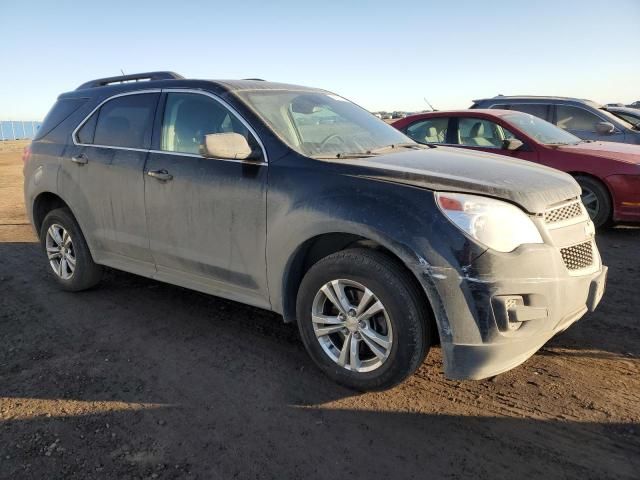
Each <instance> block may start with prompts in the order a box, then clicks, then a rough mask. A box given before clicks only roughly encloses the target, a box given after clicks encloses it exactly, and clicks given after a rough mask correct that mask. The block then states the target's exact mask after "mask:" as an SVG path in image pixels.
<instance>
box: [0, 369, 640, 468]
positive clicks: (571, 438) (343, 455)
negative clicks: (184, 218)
mask: <svg viewBox="0 0 640 480" xmlns="http://www.w3.org/2000/svg"><path fill="white" fill-rule="evenodd" d="M239 380H242V379H239ZM181 400H184V399H181ZM256 400H257V399H256ZM256 400H250V401H244V402H242V403H236V404H233V405H228V404H221V403H218V401H217V399H216V398H213V399H211V401H210V402H209V403H208V405H199V404H197V403H192V402H188V401H186V402H185V401H181V403H179V404H176V405H175V406H171V407H156V408H147V409H141V410H137V411H121V412H118V411H114V412H108V413H99V414H86V415H81V416H69V415H60V416H52V417H50V418H31V419H24V420H8V421H4V422H2V423H0V440H1V444H2V447H1V448H0V453H1V454H2V465H3V466H2V473H1V474H0V477H2V478H25V477H31V476H34V477H36V478H37V477H40V478H42V477H44V476H49V475H51V474H52V473H53V472H55V476H56V477H59V478H95V477H99V478H134V477H144V478H157V477H152V475H153V474H154V473H155V474H157V475H158V476H159V477H160V478H183V477H184V476H185V475H186V474H191V475H192V476H191V477H189V478H223V479H226V478H236V477H238V478H345V477H348V478H445V477H446V478H492V479H500V478H505V479H513V478H545V479H551V478H576V479H577V478H580V479H588V478H617V479H625V478H628V479H632V478H637V476H636V475H637V471H638V469H639V468H640V455H638V452H639V451H640V439H639V436H638V431H639V429H640V424H638V423H606V424H605V423H590V422H584V423H581V422H571V421H556V420H554V421H542V420H535V419H518V418H503V417H479V416H462V415H448V414H447V415H441V414H423V413H398V412H385V411H362V410H342V409H338V410H336V409H327V408H323V407H322V406H320V407H316V406H312V407H300V406H289V405H286V404H279V403H272V402H269V401H266V402H264V401H256Z"/></svg>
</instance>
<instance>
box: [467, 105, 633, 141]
mask: <svg viewBox="0 0 640 480" xmlns="http://www.w3.org/2000/svg"><path fill="white" fill-rule="evenodd" d="M471 108H497V109H500V110H517V111H519V112H524V113H530V114H531V115H535V116H536V117H540V118H542V119H543V120H546V121H548V122H550V123H553V124H554V125H556V126H558V127H560V128H562V129H563V130H566V131H568V132H570V133H572V134H574V135H575V136H576V137H580V138H582V139H583V140H602V141H605V142H619V143H633V144H640V128H638V127H636V126H635V125H634V124H631V123H629V122H627V121H626V120H624V119H622V118H620V117H618V116H616V115H614V114H612V113H610V112H608V111H607V109H606V108H605V107H603V106H602V105H600V104H598V103H596V102H592V101H590V100H581V99H578V98H564V97H526V96H518V97H512V96H509V97H507V96H504V95H498V96H497V97H493V98H485V99H482V100H474V103H473V105H472V106H471Z"/></svg>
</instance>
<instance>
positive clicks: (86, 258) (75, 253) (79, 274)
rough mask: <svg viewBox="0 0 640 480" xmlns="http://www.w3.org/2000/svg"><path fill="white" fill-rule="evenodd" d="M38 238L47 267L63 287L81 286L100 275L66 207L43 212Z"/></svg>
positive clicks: (96, 279)
mask: <svg viewBox="0 0 640 480" xmlns="http://www.w3.org/2000/svg"><path fill="white" fill-rule="evenodd" d="M40 242H41V245H42V249H43V250H44V253H45V255H46V256H47V260H48V261H49V266H50V267H51V268H50V269H49V271H50V272H51V273H52V274H53V277H54V279H55V280H56V281H57V282H58V284H59V285H60V286H61V287H62V288H63V289H65V290H69V291H74V292H75V291H80V290H85V289H87V288H91V287H93V286H94V285H96V284H97V283H98V282H99V281H100V278H102V271H103V268H102V267H101V266H100V265H97V264H96V263H95V262H94V261H93V258H92V257H91V252H89V247H88V246H87V242H86V241H85V239H84V235H82V231H81V230H80V226H79V225H78V223H77V222H76V220H75V218H74V217H73V215H72V214H71V212H70V211H69V210H68V209H67V208H59V209H56V210H52V211H51V212H49V213H48V214H47V216H46V217H45V218H44V221H43V222H42V227H41V229H40Z"/></svg>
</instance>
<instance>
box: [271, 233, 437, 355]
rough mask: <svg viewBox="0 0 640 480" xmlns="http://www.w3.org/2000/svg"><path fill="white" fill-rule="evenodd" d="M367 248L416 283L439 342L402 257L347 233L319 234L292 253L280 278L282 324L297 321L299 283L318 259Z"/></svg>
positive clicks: (431, 313)
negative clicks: (388, 259)
mask: <svg viewBox="0 0 640 480" xmlns="http://www.w3.org/2000/svg"><path fill="white" fill-rule="evenodd" d="M355 247H360V248H367V249H372V250H376V251H378V252H381V253H383V254H384V255H386V256H388V257H389V258H390V259H392V260H393V261H394V262H395V263H396V264H397V265H398V266H399V267H400V268H402V269H403V270H404V271H405V272H407V273H409V276H410V278H411V279H412V280H413V281H414V282H415V284H416V286H417V287H418V291H419V292H420V295H421V301H423V302H425V304H426V305H427V308H428V311H429V319H428V322H429V328H430V329H431V338H432V341H433V342H434V343H437V342H438V341H439V338H440V337H439V331H438V327H437V323H436V322H437V320H436V316H435V314H434V308H433V305H432V302H431V300H430V298H429V297H428V295H427V293H426V292H425V289H424V288H423V286H422V284H421V282H420V281H419V279H418V278H417V276H416V273H415V272H414V271H412V270H411V269H410V268H409V267H408V266H407V264H406V263H405V261H403V260H402V255H401V254H399V253H398V252H396V251H394V249H393V247H390V246H388V245H384V244H382V243H380V242H379V241H376V240H372V239H370V238H367V237H365V236H362V235H358V234H353V233H346V232H330V233H323V234H318V235H316V236H314V237H311V238H309V239H307V240H306V241H305V242H303V243H302V244H301V245H300V246H299V247H298V249H297V250H296V251H295V252H294V253H293V255H292V256H291V258H290V259H289V262H288V264H287V267H286V269H285V272H284V275H283V279H282V282H283V284H282V309H283V312H282V316H283V317H284V320H285V322H295V321H296V318H297V312H296V300H297V297H298V290H299V287H300V282H301V281H302V278H303V277H304V275H305V274H306V272H307V271H308V270H309V268H311V266H313V265H314V264H315V263H317V262H318V261H319V260H321V259H323V258H325V257H327V256H329V255H331V254H333V253H336V252H339V251H341V250H346V249H348V248H355Z"/></svg>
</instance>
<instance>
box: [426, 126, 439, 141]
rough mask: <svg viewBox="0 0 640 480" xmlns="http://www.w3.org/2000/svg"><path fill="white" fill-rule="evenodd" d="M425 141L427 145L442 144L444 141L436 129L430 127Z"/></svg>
mask: <svg viewBox="0 0 640 480" xmlns="http://www.w3.org/2000/svg"><path fill="white" fill-rule="evenodd" d="M424 140H425V142H427V143H440V142H442V140H441V139H440V136H439V135H438V130H437V129H436V127H429V128H428V129H427V134H426V135H425V137H424Z"/></svg>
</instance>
